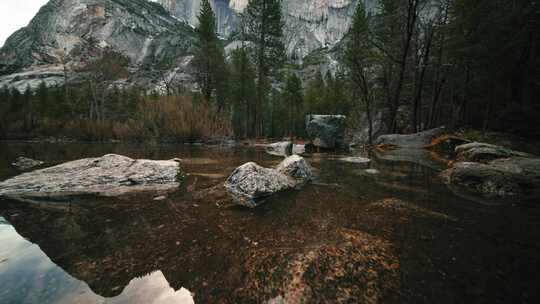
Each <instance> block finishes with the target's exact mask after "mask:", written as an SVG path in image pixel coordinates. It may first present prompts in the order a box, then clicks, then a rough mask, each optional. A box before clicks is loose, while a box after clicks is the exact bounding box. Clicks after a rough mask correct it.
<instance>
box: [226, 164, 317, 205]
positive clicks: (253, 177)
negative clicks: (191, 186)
mask: <svg viewBox="0 0 540 304" xmlns="http://www.w3.org/2000/svg"><path fill="white" fill-rule="evenodd" d="M312 178H313V172H312V170H311V167H310V166H309V165H308V164H307V162H306V161H305V160H304V159H303V158H302V157H300V156H298V155H293V156H290V157H288V158H286V159H285V160H284V161H283V162H281V163H280V164H279V165H278V166H277V168H276V169H271V168H264V167H261V166H259V165H257V164H256V163H253V162H249V163H246V164H244V165H242V166H240V167H238V168H236V169H235V170H234V171H233V172H232V174H231V175H230V176H229V178H228V179H227V181H225V189H226V190H227V192H228V193H229V194H230V195H231V197H232V198H233V200H234V202H235V203H237V204H239V205H242V206H246V207H250V208H254V207H257V206H259V205H261V204H262V203H264V199H265V198H267V197H269V196H271V195H273V194H275V193H278V192H282V191H285V190H289V189H293V188H295V187H298V186H301V185H303V184H305V183H307V182H308V181H310V180H311V179H312Z"/></svg>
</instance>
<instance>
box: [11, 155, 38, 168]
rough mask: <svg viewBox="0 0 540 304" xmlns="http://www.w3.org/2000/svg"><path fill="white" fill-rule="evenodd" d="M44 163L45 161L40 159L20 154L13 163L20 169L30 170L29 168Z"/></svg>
mask: <svg viewBox="0 0 540 304" xmlns="http://www.w3.org/2000/svg"><path fill="white" fill-rule="evenodd" d="M43 164H44V162H42V161H40V160H35V159H31V158H27V157H24V156H19V157H17V159H16V160H15V162H14V163H12V164H11V165H12V166H14V167H16V168H17V169H19V170H23V171H25V170H29V169H32V168H35V167H38V166H41V165H43Z"/></svg>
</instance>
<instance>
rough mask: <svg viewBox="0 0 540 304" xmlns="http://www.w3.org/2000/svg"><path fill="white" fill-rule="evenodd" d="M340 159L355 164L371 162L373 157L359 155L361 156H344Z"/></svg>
mask: <svg viewBox="0 0 540 304" xmlns="http://www.w3.org/2000/svg"><path fill="white" fill-rule="evenodd" d="M339 160H340V161H343V162H347V163H355V164H368V163H370V162H371V159H369V158H365V157H359V156H349V157H342V158H339Z"/></svg>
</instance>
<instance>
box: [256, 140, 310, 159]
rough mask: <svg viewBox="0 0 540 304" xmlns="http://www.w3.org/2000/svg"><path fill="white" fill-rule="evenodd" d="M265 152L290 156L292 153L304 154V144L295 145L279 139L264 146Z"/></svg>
mask: <svg viewBox="0 0 540 304" xmlns="http://www.w3.org/2000/svg"><path fill="white" fill-rule="evenodd" d="M265 150H266V153H268V154H271V155H275V156H290V155H293V154H298V155H300V154H304V153H305V146H304V145H295V144H293V143H292V142H290V141H281V142H277V143H273V144H269V145H266V146H265Z"/></svg>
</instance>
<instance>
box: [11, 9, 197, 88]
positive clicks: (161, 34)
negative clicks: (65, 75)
mask: <svg viewBox="0 0 540 304" xmlns="http://www.w3.org/2000/svg"><path fill="white" fill-rule="evenodd" d="M192 39H193V31H192V29H191V28H190V27H189V26H187V25H186V24H185V23H183V22H180V21H178V20H177V19H175V18H173V17H172V16H171V15H170V14H169V13H168V12H167V11H166V10H164V9H163V7H162V6H160V5H159V4H157V3H153V2H149V1H147V0H50V1H49V2H48V3H47V4H46V5H44V6H43V7H42V8H41V9H40V11H39V12H38V14H37V15H36V16H35V17H34V18H33V19H32V21H31V22H30V23H29V24H28V26H26V27H24V28H22V29H20V30H18V31H17V32H15V33H14V34H13V35H11V37H9V38H8V40H7V41H6V43H5V45H4V46H3V47H2V49H1V50H0V75H9V76H4V77H2V78H0V85H4V84H8V85H11V86H17V85H18V83H21V84H22V83H24V84H25V85H26V84H30V85H31V86H35V85H36V84H39V82H41V81H42V80H43V81H46V82H48V83H49V84H50V83H52V84H54V83H58V82H59V81H61V78H62V77H61V76H62V70H63V68H62V64H63V62H68V63H69V64H70V65H71V66H72V67H73V68H76V67H77V66H79V65H83V64H84V63H86V62H88V61H89V59H91V58H92V57H93V56H95V55H96V54H95V50H96V49H97V50H99V49H104V48H107V47H109V48H111V49H113V50H115V51H117V52H120V53H122V54H123V55H125V56H126V57H127V58H129V61H130V64H131V66H132V67H135V68H134V69H132V70H137V67H140V66H143V65H144V64H145V63H151V62H154V63H155V62H160V61H162V60H163V59H166V58H168V57H170V58H173V57H174V58H176V57H178V56H182V55H185V54H186V53H187V50H188V49H189V47H190V46H191V44H192Z"/></svg>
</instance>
